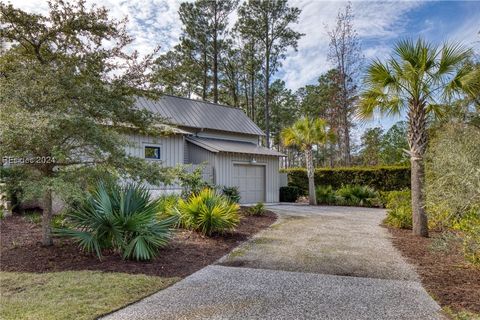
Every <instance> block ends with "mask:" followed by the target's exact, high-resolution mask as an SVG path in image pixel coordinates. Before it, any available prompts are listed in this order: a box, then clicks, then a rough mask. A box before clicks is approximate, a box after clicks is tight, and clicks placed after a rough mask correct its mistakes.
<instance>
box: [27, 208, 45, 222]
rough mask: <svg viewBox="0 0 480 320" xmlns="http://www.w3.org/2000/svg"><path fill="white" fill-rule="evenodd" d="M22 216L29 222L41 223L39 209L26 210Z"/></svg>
mask: <svg viewBox="0 0 480 320" xmlns="http://www.w3.org/2000/svg"><path fill="white" fill-rule="evenodd" d="M24 218H25V220H27V221H28V222H30V223H34V224H40V223H42V213H41V212H39V211H30V210H26V211H25V215H24Z"/></svg>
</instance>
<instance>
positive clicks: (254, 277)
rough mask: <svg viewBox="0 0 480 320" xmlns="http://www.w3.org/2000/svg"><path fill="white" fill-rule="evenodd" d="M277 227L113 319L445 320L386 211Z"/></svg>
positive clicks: (325, 215) (304, 218)
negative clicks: (401, 248)
mask: <svg viewBox="0 0 480 320" xmlns="http://www.w3.org/2000/svg"><path fill="white" fill-rule="evenodd" d="M269 209H271V210H273V211H275V212H276V213H277V214H278V215H279V220H278V221H277V223H275V224H274V225H273V226H272V227H270V228H269V229H267V230H264V231H262V232H260V233H259V234H257V235H256V236H255V237H254V238H253V239H251V240H250V241H248V242H247V243H245V244H243V245H242V246H240V247H238V248H236V249H235V250H234V251H232V252H231V253H230V254H229V255H227V256H225V257H223V258H222V259H220V260H219V261H218V263H217V265H212V266H208V267H206V268H204V269H202V270H200V271H198V272H196V273H194V274H193V275H191V276H189V277H187V278H185V279H184V280H182V281H180V282H179V283H177V284H175V285H173V286H172V287H170V288H167V289H165V290H163V291H160V292H158V293H156V294H154V295H152V296H150V297H148V298H146V299H144V300H142V301H140V302H138V303H135V304H133V305H131V306H128V307H126V308H124V309H122V310H120V311H118V312H116V313H113V314H111V315H109V316H107V317H105V319H442V316H441V315H440V314H439V309H440V307H439V306H438V305H437V303H435V301H433V300H432V298H431V297H430V296H429V295H428V294H427V292H426V291H425V290H424V289H423V288H422V286H421V284H420V282H419V278H418V275H417V274H416V273H415V271H414V269H413V268H412V267H411V266H410V265H409V264H407V263H406V262H405V260H404V259H403V258H402V256H401V255H400V254H399V253H398V252H397V251H396V250H395V248H394V247H393V246H392V244H391V242H390V240H389V234H388V232H387V231H386V230H385V229H383V228H382V227H380V226H379V224H380V222H381V221H382V219H383V217H384V216H385V212H384V210H380V209H367V208H353V207H322V206H319V207H309V206H300V205H276V206H270V207H269Z"/></svg>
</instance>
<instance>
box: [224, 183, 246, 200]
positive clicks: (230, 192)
mask: <svg viewBox="0 0 480 320" xmlns="http://www.w3.org/2000/svg"><path fill="white" fill-rule="evenodd" d="M222 194H223V195H224V196H225V197H227V198H228V199H230V201H231V202H233V203H239V202H240V199H241V197H240V191H239V190H238V187H227V186H224V187H222Z"/></svg>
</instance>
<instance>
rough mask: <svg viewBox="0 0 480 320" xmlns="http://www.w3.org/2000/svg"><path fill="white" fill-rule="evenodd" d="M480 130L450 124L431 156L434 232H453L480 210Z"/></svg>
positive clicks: (431, 148) (428, 189) (429, 185)
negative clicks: (445, 229) (459, 222)
mask: <svg viewBox="0 0 480 320" xmlns="http://www.w3.org/2000/svg"><path fill="white" fill-rule="evenodd" d="M479 141H480V128H476V127H473V126H465V125H460V124H449V125H447V126H444V127H442V128H441V130H438V131H437V133H436V135H434V137H433V139H432V140H431V143H430V145H429V149H428V152H427V162H426V203H427V213H428V216H429V222H430V227H431V228H438V229H443V228H451V227H452V224H453V223H455V222H456V221H459V220H461V219H462V216H463V215H464V214H468V213H469V212H470V211H471V210H473V208H476V207H477V208H478V207H480V170H479V168H480V143H479Z"/></svg>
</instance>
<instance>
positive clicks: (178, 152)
mask: <svg viewBox="0 0 480 320" xmlns="http://www.w3.org/2000/svg"><path fill="white" fill-rule="evenodd" d="M129 139H130V141H131V142H132V143H131V145H130V146H128V147H127V150H126V151H127V153H129V154H130V155H132V156H136V157H139V158H144V146H145V145H158V146H160V148H161V149H160V150H161V151H160V152H161V161H162V165H163V166H168V167H174V166H177V165H179V164H183V163H186V162H184V161H185V160H187V161H188V163H192V164H194V165H195V164H201V163H207V165H208V166H212V167H213V168H212V169H211V170H212V174H213V181H214V183H215V184H217V185H225V186H233V165H234V164H247V165H261V166H264V167H265V178H266V179H265V180H266V186H265V190H266V192H265V193H266V194H265V201H266V202H278V201H279V199H278V197H279V187H280V179H279V177H280V175H279V159H278V157H274V156H252V155H246V154H236V153H223V152H220V153H213V152H210V151H208V150H205V149H203V148H201V147H198V146H196V145H194V144H191V143H188V142H186V141H185V140H184V137H183V136H181V135H171V136H167V137H146V136H141V135H135V134H131V135H129ZM252 158H255V160H256V163H255V164H251V160H252ZM149 187H150V189H151V190H152V191H153V193H154V194H155V191H159V192H160V193H163V192H164V191H167V192H180V190H181V188H180V186H179V185H172V186H149Z"/></svg>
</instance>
